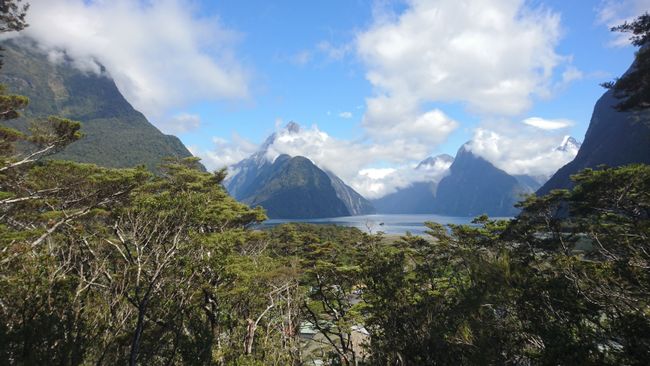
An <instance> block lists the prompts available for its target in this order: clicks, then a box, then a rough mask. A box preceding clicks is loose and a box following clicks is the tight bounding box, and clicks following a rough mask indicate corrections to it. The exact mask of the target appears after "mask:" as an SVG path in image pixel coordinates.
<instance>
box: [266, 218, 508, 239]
mask: <svg viewBox="0 0 650 366" xmlns="http://www.w3.org/2000/svg"><path fill="white" fill-rule="evenodd" d="M473 219H474V217H456V216H443V215H433V214H421V215H409V214H400V215H383V214H377V215H360V216H344V217H329V218H323V219H271V220H267V221H264V223H263V224H262V225H261V227H271V226H276V225H280V224H285V223H290V222H300V223H309V224H322V225H327V224H330V225H340V226H350V227H356V228H358V229H359V230H362V231H364V232H368V233H373V234H376V233H378V232H380V231H381V232H384V233H386V234H394V235H403V234H406V233H407V232H410V233H411V234H414V235H421V234H424V232H425V230H426V228H425V226H424V223H425V222H427V221H432V222H437V223H439V224H443V225H446V224H471V223H472V220H473ZM499 219H509V218H508V217H502V218H499Z"/></svg>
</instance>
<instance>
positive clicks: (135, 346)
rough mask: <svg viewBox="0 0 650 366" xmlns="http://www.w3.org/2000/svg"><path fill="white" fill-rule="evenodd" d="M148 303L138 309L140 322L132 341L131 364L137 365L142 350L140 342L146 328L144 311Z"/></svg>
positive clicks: (132, 365) (130, 365)
mask: <svg viewBox="0 0 650 366" xmlns="http://www.w3.org/2000/svg"><path fill="white" fill-rule="evenodd" d="M145 308H146V305H145V304H143V305H141V306H140V307H139V309H138V323H137V324H136V326H135V334H134V335H133V342H132V343H131V355H130V357H129V366H136V365H137V361H138V353H139V352H140V343H141V341H142V331H143V330H144V312H145Z"/></svg>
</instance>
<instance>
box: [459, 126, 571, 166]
mask: <svg viewBox="0 0 650 366" xmlns="http://www.w3.org/2000/svg"><path fill="white" fill-rule="evenodd" d="M563 141H564V136H563V135H560V134H557V133H555V132H543V131H540V130H539V129H537V128H528V129H522V128H517V127H514V128H511V129H508V128H503V127H501V129H500V130H499V131H497V130H496V129H495V130H489V129H485V128H479V129H477V130H476V131H475V133H474V137H473V138H472V141H471V142H470V143H469V148H470V150H471V151H472V152H473V153H475V154H477V155H479V156H482V157H483V158H485V159H486V160H488V161H489V162H491V163H492V164H494V165H495V166H497V167H498V168H500V169H503V170H505V171H506V172H508V173H509V174H528V175H532V176H544V177H547V178H548V177H550V176H551V175H552V174H553V173H555V172H556V171H557V170H558V169H559V168H561V167H562V166H564V165H565V164H567V163H568V162H570V161H571V160H573V158H574V157H575V155H576V153H577V150H575V149H568V150H567V151H562V150H559V149H557V148H558V147H559V146H560V145H561V144H562V143H563Z"/></svg>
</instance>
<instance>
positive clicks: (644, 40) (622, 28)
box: [602, 12, 650, 111]
mask: <svg viewBox="0 0 650 366" xmlns="http://www.w3.org/2000/svg"><path fill="white" fill-rule="evenodd" d="M612 31H614V32H626V33H632V36H631V37H630V41H631V43H632V44H633V45H634V46H637V47H640V49H639V50H638V51H637V53H636V55H635V60H634V65H633V67H632V69H631V70H630V71H629V72H628V73H626V74H625V75H623V76H622V77H620V78H618V79H616V80H615V81H613V82H607V83H604V84H602V85H603V86H604V87H605V88H608V89H612V90H614V93H615V94H614V95H616V97H618V98H619V99H623V100H622V101H621V102H620V103H619V104H617V105H616V108H617V109H618V110H620V111H630V110H641V109H646V108H648V107H650V52H648V47H647V44H648V39H650V14H649V13H647V12H646V13H644V14H643V15H641V16H639V17H638V18H636V19H635V20H634V21H632V22H625V23H623V24H621V25H619V26H616V27H613V28H612Z"/></svg>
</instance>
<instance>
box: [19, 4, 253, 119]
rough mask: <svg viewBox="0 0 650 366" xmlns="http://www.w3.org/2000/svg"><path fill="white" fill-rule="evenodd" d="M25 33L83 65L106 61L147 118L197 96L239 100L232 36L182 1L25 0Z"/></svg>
mask: <svg viewBox="0 0 650 366" xmlns="http://www.w3.org/2000/svg"><path fill="white" fill-rule="evenodd" d="M30 4H31V7H30V10H29V12H28V22H29V23H30V27H28V28H27V29H26V30H25V31H24V34H25V35H27V36H30V37H32V38H34V39H36V40H37V41H38V42H39V43H40V44H41V46H42V47H43V48H44V49H46V50H47V51H49V56H50V59H51V60H53V61H56V60H57V59H58V60H61V59H62V57H61V56H62V51H63V50H65V52H66V54H67V55H68V56H70V57H71V58H73V59H74V60H75V64H76V65H77V67H79V68H80V69H82V70H85V71H89V72H99V71H100V69H99V66H98V63H101V64H102V65H103V66H105V67H106V69H107V72H108V73H109V74H110V75H111V76H112V77H113V78H114V79H115V82H116V84H117V85H118V87H119V89H120V91H121V92H122V93H123V94H124V95H125V97H126V98H127V99H128V100H129V101H130V102H131V103H132V104H133V105H134V106H135V107H136V108H137V109H139V110H141V111H142V112H144V113H145V114H147V116H148V117H150V118H152V119H160V120H164V118H160V117H162V116H163V115H164V114H166V113H169V112H170V111H171V110H173V109H175V108H181V107H183V106H186V105H188V104H189V103H192V102H195V101H198V100H239V99H244V98H247V97H248V95H249V86H248V76H247V72H246V71H245V70H244V68H243V67H242V66H241V65H240V64H239V63H238V62H236V61H235V59H234V56H233V51H232V49H233V44H234V41H235V40H236V39H237V34H236V33H234V32H232V31H230V30H228V29H226V28H224V27H223V26H222V25H221V24H220V22H219V20H218V19H217V18H214V17H212V18H206V17H198V16H195V14H194V13H193V8H192V6H191V5H188V2H185V1H181V0H161V1H146V2H140V1H129V0H114V1H101V0H95V1H84V0H30Z"/></svg>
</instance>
